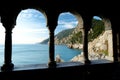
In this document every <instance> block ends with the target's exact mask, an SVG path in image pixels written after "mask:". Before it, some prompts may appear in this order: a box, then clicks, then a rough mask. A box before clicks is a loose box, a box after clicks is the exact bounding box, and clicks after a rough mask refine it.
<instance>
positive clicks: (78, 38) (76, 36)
mask: <svg viewBox="0 0 120 80" xmlns="http://www.w3.org/2000/svg"><path fill="white" fill-rule="evenodd" d="M74 30H75V28H72V29H66V30H63V31H61V32H59V33H58V34H57V35H55V38H57V40H58V43H59V42H62V44H67V43H72V44H75V43H82V42H83V37H82V32H81V31H80V30H78V31H77V32H75V33H74ZM104 31H105V26H104V23H103V22H102V20H97V19H93V20H92V28H91V29H90V31H89V33H88V41H93V40H94V39H95V38H97V37H98V36H99V35H100V34H101V33H102V32H104ZM65 40H66V41H65ZM48 41H49V39H46V40H44V41H42V42H41V43H45V44H46V43H48ZM58 43H57V44H58ZM60 44H61V43H60Z"/></svg>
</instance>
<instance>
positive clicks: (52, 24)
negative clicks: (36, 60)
mask: <svg viewBox="0 0 120 80" xmlns="http://www.w3.org/2000/svg"><path fill="white" fill-rule="evenodd" d="M46 15H47V27H48V29H49V62H48V67H49V68H55V67H56V61H55V44H54V43H55V41H54V31H55V28H56V26H57V19H58V14H56V12H51V11H50V12H49V11H48V12H47V13H46Z"/></svg>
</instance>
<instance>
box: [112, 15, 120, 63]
mask: <svg viewBox="0 0 120 80" xmlns="http://www.w3.org/2000/svg"><path fill="white" fill-rule="evenodd" d="M118 24H119V22H117V21H116V18H114V17H113V18H111V25H112V35H113V39H112V40H113V60H114V62H118V57H119V56H118V39H117V38H118V37H117V32H118V28H117V26H118Z"/></svg>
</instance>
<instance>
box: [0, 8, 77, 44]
mask: <svg viewBox="0 0 120 80" xmlns="http://www.w3.org/2000/svg"><path fill="white" fill-rule="evenodd" d="M76 25H77V19H76V18H75V16H73V15H72V14H70V13H62V14H60V16H59V19H58V26H57V28H56V29H55V34H57V33H58V32H60V31H62V30H64V29H68V28H73V27H75V26H76ZM48 37H49V31H48V28H47V27H46V19H45V17H44V15H43V14H42V13H41V12H40V11H38V10H35V9H26V10H22V11H21V12H20V13H19V15H18V17H17V20H16V25H15V27H14V28H13V30H12V43H13V44H34V43H39V42H41V41H43V40H44V39H47V38H48ZM4 41H5V29H4V27H3V26H2V24H1V23H0V44H4Z"/></svg>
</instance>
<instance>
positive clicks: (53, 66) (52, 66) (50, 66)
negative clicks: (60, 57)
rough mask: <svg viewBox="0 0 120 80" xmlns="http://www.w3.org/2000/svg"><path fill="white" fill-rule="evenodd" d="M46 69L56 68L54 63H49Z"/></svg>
mask: <svg viewBox="0 0 120 80" xmlns="http://www.w3.org/2000/svg"><path fill="white" fill-rule="evenodd" d="M48 67H49V68H56V61H53V62H49V63H48Z"/></svg>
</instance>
